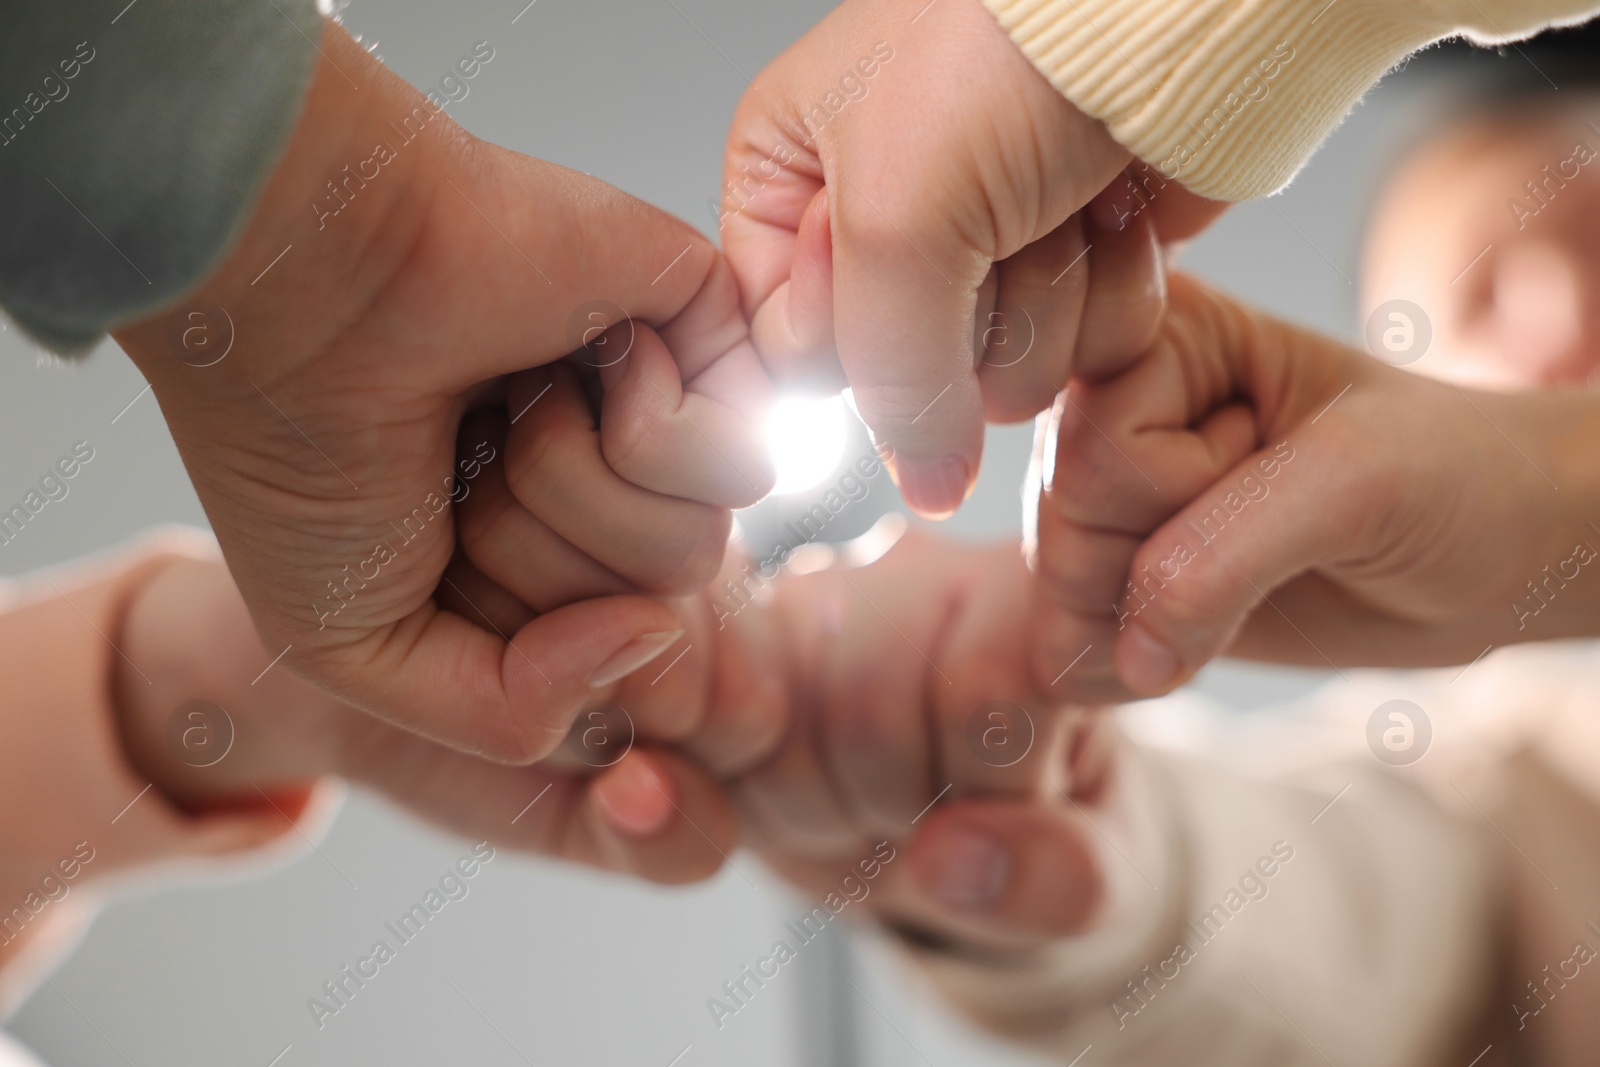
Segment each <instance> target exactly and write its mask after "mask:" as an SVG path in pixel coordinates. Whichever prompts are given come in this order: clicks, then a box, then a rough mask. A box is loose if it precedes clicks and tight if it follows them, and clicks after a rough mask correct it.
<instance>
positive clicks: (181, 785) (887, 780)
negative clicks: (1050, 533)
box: [115, 534, 1117, 950]
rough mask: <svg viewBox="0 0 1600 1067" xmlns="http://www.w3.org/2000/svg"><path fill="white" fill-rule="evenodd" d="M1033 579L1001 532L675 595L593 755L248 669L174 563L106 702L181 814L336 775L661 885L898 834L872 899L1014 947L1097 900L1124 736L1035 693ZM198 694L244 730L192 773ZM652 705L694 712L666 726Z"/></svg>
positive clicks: (895, 917) (220, 583)
mask: <svg viewBox="0 0 1600 1067" xmlns="http://www.w3.org/2000/svg"><path fill="white" fill-rule="evenodd" d="M934 576H939V577H936V578H934V580H930V578H933V577H934ZM1027 582H1028V576H1027V573H1026V571H1025V570H1024V568H1023V566H1022V564H1021V561H1020V560H1019V559H1018V557H1017V555H1016V553H1015V551H1014V549H1012V548H1009V547H1006V546H1000V547H997V548H992V549H962V548H956V547H954V546H952V545H949V544H948V543H945V542H941V541H938V540H936V539H933V538H930V537H927V536H926V535H921V534H913V535H911V536H908V537H907V538H906V539H905V540H904V541H903V542H902V543H901V544H900V545H898V546H896V547H895V548H894V549H892V550H891V551H890V552H889V553H888V555H886V556H885V557H884V558H883V559H882V560H880V561H879V562H878V563H875V564H873V565H871V566H868V567H865V568H862V569H859V570H855V571H845V570H832V571H827V572H822V573H819V574H815V575H810V576H807V577H805V578H800V579H784V580H781V581H780V582H779V583H777V587H776V588H777V592H776V596H775V598H774V600H773V601H772V602H771V603H770V604H765V605H758V606H754V607H752V608H751V609H749V610H747V611H744V612H741V613H740V614H739V615H738V616H737V617H736V618H733V619H731V620H728V624H727V625H726V626H725V627H723V628H722V629H721V630H718V629H717V628H716V621H715V613H714V612H713V611H711V610H709V609H707V608H706V606H705V605H704V604H702V605H700V609H699V610H689V609H686V608H685V615H686V617H688V618H690V619H691V620H693V621H692V622H691V628H692V630H693V638H694V640H695V642H696V644H697V647H698V648H702V649H704V650H705V651H704V652H702V653H701V654H699V655H696V656H693V657H689V658H686V659H685V661H684V663H683V664H682V665H681V667H682V674H681V676H680V675H678V674H677V672H676V671H674V672H673V673H672V674H669V675H668V676H667V678H668V679H671V682H670V684H669V683H668V682H667V681H666V680H663V685H661V686H651V685H649V684H647V681H638V682H635V683H633V684H632V685H630V684H628V683H624V685H623V686H622V687H621V689H620V691H619V694H618V700H619V702H620V703H623V704H624V705H625V706H626V707H628V708H629V710H630V712H632V713H633V715H634V717H635V720H636V722H637V723H638V724H639V736H638V740H637V742H636V743H635V745H634V747H633V748H632V749H631V750H630V751H629V752H628V753H627V754H626V756H625V757H624V758H622V759H621V760H619V761H618V762H616V763H615V764H614V765H612V766H609V767H606V768H604V769H601V770H598V771H597V770H594V769H592V768H588V767H584V766H582V765H581V764H580V763H578V762H577V761H576V760H574V759H572V758H571V753H572V751H573V750H572V749H571V748H570V746H569V747H568V748H566V749H564V750H563V753H562V754H559V755H558V756H556V757H553V758H552V759H551V760H548V761H546V762H545V763H543V764H541V765H540V766H537V767H526V768H517V767H505V766H495V765H492V764H487V763H485V762H483V761H481V760H479V759H477V758H475V757H471V756H467V755H463V754H461V753H457V752H454V751H452V750H450V749H449V748H447V747H445V746H443V745H440V744H436V743H433V742H429V741H426V740H423V739H421V738H417V737H415V736H413V735H411V734H409V733H408V732H406V731H404V730H401V729H398V728H396V727H393V726H390V725H388V724H386V723H383V722H380V721H378V720H376V719H374V718H372V717H371V716H368V715H365V714H362V713H361V712H359V711H357V710H356V709H353V708H351V707H349V706H348V705H344V704H341V703H340V702H338V701H337V700H335V699H333V698H331V697H329V696H327V695H325V694H322V693H320V692H318V691H317V690H315V689H313V688H311V687H310V686H308V685H306V684H305V683H304V682H302V681H300V680H299V679H297V678H295V677H294V676H293V675H291V674H289V673H287V672H272V673H269V674H268V675H267V676H266V677H265V678H263V679H262V680H261V681H260V683H259V684H258V685H256V686H251V685H249V684H248V682H247V680H248V679H249V678H251V677H252V670H253V669H255V668H257V667H258V665H259V663H260V662H261V659H262V657H263V654H264V652H265V649H264V648H263V646H262V645H261V644H260V641H259V639H258V638H257V636H256V635H255V633H254V630H253V628H252V626H251V624H250V619H249V616H248V614H247V613H246V611H245V609H244V605H243V603H242V601H241V600H240V599H239V596H238V594H237V592H236V591H235V590H234V588H233V586H232V584H231V582H230V581H229V579H228V576H227V573H226V571H225V570H224V569H223V567H222V566H221V565H220V564H216V563H204V562H195V561H182V562H175V563H172V564H169V565H168V566H166V567H165V568H164V569H162V570H161V571H160V572H159V573H157V574H156V575H155V576H154V577H153V578H152V579H150V580H149V581H148V582H147V583H146V584H145V585H144V586H143V587H142V588H141V589H140V590H139V592H138V593H137V594H136V596H135V597H134V598H133V600H132V602H131V603H130V605H129V608H128V611H127V614H126V616H125V618H124V620H123V622H122V625H121V628H120V630H119V632H118V633H117V635H116V639H117V640H118V641H119V643H120V644H122V646H123V647H124V648H125V649H126V651H127V652H128V655H129V656H130V657H132V658H133V659H135V660H137V661H138V662H139V663H140V664H141V665H142V667H143V670H144V672H145V674H146V675H148V676H149V677H150V678H151V679H153V680H154V684H153V685H152V684H150V683H147V682H146V681H145V678H144V677H142V676H140V675H139V674H137V672H135V671H133V670H132V669H130V668H128V667H126V666H122V667H121V668H120V673H119V675H118V677H117V679H116V686H115V692H116V704H117V709H118V714H119V716H120V721H121V726H122V733H123V737H124V740H125V744H126V746H127V750H128V754H129V758H130V760H131V762H132V763H133V764H134V765H135V766H136V767H137V768H138V769H139V770H140V771H141V772H142V773H144V774H145V775H147V776H148V777H149V778H150V780H152V781H153V782H154V783H155V784H156V786H157V787H158V788H160V789H162V790H163V791H164V792H166V794H167V795H168V796H169V797H171V798H173V799H174V800H175V801H177V802H178V803H179V804H180V805H189V806H198V807H205V806H208V805H213V804H218V803H224V804H225V803H227V802H228V801H229V800H233V799H238V798H240V797H243V798H246V799H254V798H255V796H256V794H255V793H254V789H255V788H256V787H258V786H259V787H260V788H262V789H263V790H264V791H266V792H268V793H271V792H272V791H273V789H274V787H283V786H289V785H294V784H299V783H303V782H305V781H307V780H309V779H311V778H314V777H317V776H320V775H327V774H339V775H343V776H346V777H348V778H350V779H351V780H353V781H356V782H359V783H362V784H365V785H367V786H369V787H372V788H375V789H378V790H380V791H382V792H385V793H387V794H389V795H390V796H391V797H393V798H394V799H395V800H396V801H397V802H399V803H400V804H402V805H403V806H405V807H407V808H409V809H411V810H412V811H414V812H416V813H417V814H418V815H420V816H421V817H423V818H426V819H429V820H431V821H433V822H436V823H439V824H441V825H443V826H445V827H447V828H449V829H452V830H454V831H457V832H460V833H463V834H468V835H477V836H484V835H487V836H489V837H491V839H493V840H494V841H495V842H496V844H500V843H501V842H504V843H505V844H507V845H510V846H512V847H517V848H521V849H524V850H526V851H531V852H536V853H540V854H544V855H550V856H553V857H557V858H563V859H568V860H573V861H577V862H582V863H587V864H591V865H594V866H598V867H601V868H603V869H608V870H613V871H618V872H622V873H628V874H632V875H637V876H641V877H645V878H649V879H652V880H656V881H661V882H668V883H675V882H683V881H692V880H696V879H699V878H702V877H705V876H707V875H709V874H710V873H712V872H713V871H714V870H716V869H717V868H718V867H719V866H720V865H721V864H722V862H723V861H724V857H725V855H726V854H728V853H731V852H732V851H733V849H734V847H735V845H736V844H738V843H743V844H746V845H749V846H750V847H752V848H754V849H755V850H756V851H757V852H758V853H759V854H760V855H761V856H762V857H763V859H764V860H766V861H767V862H768V863H769V864H770V865H771V866H773V867H774V869H776V870H778V871H779V872H780V873H782V874H783V875H784V876H785V877H787V878H789V879H791V880H792V881H794V882H795V883H796V884H797V886H799V887H800V888H801V889H803V890H806V891H813V890H814V891H816V892H818V893H819V894H820V893H822V892H824V891H825V889H826V887H827V883H828V882H829V881H830V880H836V879H837V877H838V874H839V870H840V869H841V867H840V865H841V864H843V865H844V867H845V868H849V867H851V866H853V865H854V864H855V863H856V862H857V861H858V860H861V859H863V858H866V857H868V856H870V855H872V853H873V848H874V846H875V844H876V843H878V842H881V841H888V842H891V843H892V845H893V847H894V848H895V849H896V857H897V859H896V861H895V862H892V863H889V864H887V865H886V866H885V868H884V872H883V874H882V875H881V877H879V878H878V879H877V880H876V881H875V883H874V887H873V893H872V896H871V898H870V900H869V901H868V906H867V908H866V909H865V910H864V911H863V914H870V915H873V916H876V917H878V918H880V919H882V920H884V921H888V922H891V923H893V924H895V925H897V926H899V927H902V928H905V929H908V930H914V931H915V932H916V933H917V934H918V935H919V936H920V937H923V938H933V939H935V940H939V941H949V942H961V943H971V944H973V945H975V946H982V947H986V948H989V949H991V950H1004V949H1023V948H1026V947H1028V946H1030V945H1034V944H1037V943H1041V942H1042V941H1043V940H1046V939H1049V938H1053V937H1058V936H1064V935H1066V934H1069V933H1071V932H1073V931H1074V930H1076V929H1078V928H1080V927H1081V926H1082V925H1083V924H1084V923H1086V922H1088V921H1090V920H1091V918H1092V916H1093V914H1094V912H1095V907H1096V905H1097V902H1098V899H1099V893H1100V884H1101V883H1100V875H1099V871H1098V867H1097V860H1096V859H1095V854H1094V851H1093V849H1092V848H1091V847H1090V836H1091V834H1092V831H1091V830H1090V829H1089V828H1088V826H1087V824H1086V822H1085V819H1084V817H1085V813H1087V814H1089V815H1090V817H1092V814H1093V811H1094V810H1095V805H1096V804H1097V802H1098V798H1099V797H1100V796H1101V795H1102V794H1103V792H1104V789H1105V786H1106V783H1107V781H1108V777H1109V775H1110V774H1112V773H1113V768H1114V762H1113V759H1112V753H1113V751H1114V746H1115V744H1116V743H1117V742H1116V740H1115V736H1114V734H1113V733H1112V732H1111V731H1110V729H1109V724H1108V720H1106V719H1105V717H1104V716H1102V715H1099V714H1096V713H1093V712H1089V711H1084V710H1080V709H1070V708H1061V707H1059V706H1058V705H1056V704H1054V703H1053V702H1052V701H1051V700H1050V699H1049V698H1047V697H1045V696H1043V695H1042V694H1040V693H1038V692H1036V691H1035V690H1034V688H1033V687H1032V686H1031V685H1030V684H1029V682H1028V680H1027V674H1026V643H1025V640H1024V634H1023V632H1022V629H1021V615H1020V613H1018V612H1016V611H1015V610H1014V605H1015V604H1016V603H1017V601H1018V600H1019V599H1021V598H1022V597H1023V595H1024V591H1025V587H1026V584H1027ZM875 605H876V606H875ZM679 606H680V608H684V605H681V604H680V605H679ZM869 666H870V667H872V668H873V669H872V670H868V667H869ZM874 678H890V679H893V681H894V684H893V685H892V686H891V685H889V684H887V683H880V682H873V681H872V679H874ZM771 679H777V680H778V681H779V683H780V687H779V688H778V689H773V688H772V686H771V685H769V684H768V683H769V681H770V680H771ZM867 683H870V684H867ZM864 686H865V687H864ZM997 697H1007V698H1010V699H1011V700H1013V701H1014V702H1015V704H1016V706H1018V707H1020V708H1026V709H1027V710H1028V713H1029V715H1030V716H1031V722H1032V724H1033V735H1034V736H1033V741H1032V744H1031V746H1029V747H1028V748H1027V751H1026V753H1025V755H1023V757H1022V758H1020V759H1019V760H1017V762H1016V763H1015V764H1014V765H1011V766H1006V767H999V766H995V765H993V764H994V763H995V762H997V761H993V760H991V761H985V760H984V759H981V758H979V755H978V752H977V751H976V750H974V749H972V748H971V747H970V746H969V744H968V741H967V740H966V737H967V727H968V720H969V719H970V718H971V716H972V714H973V713H974V712H975V711H976V710H977V709H978V708H980V707H982V706H984V705H985V704H987V702H988V701H990V700H993V699H996V698H997ZM197 699H198V700H209V701H212V702H214V703H217V704H219V705H222V706H223V707H225V708H226V709H227V710H228V713H229V715H230V717H231V719H232V721H233V723H234V726H235V730H236V739H235V741H234V745H233V748H232V750H230V752H229V753H228V755H227V756H226V757H225V758H223V759H222V760H221V761H220V762H218V763H216V764H215V765H213V766H210V767H205V768H196V767H192V766H189V765H188V764H187V763H185V762H183V761H182V760H180V759H178V758H177V756H176V754H175V753H174V752H173V750H172V748H171V747H170V741H169V738H168V733H167V731H168V726H169V720H170V717H171V715H172V713H173V709H174V708H176V707H178V706H180V705H181V704H183V703H184V702H186V701H189V700H197ZM655 704H659V705H663V706H669V705H685V704H691V705H693V706H692V708H691V709H690V710H689V711H688V712H687V713H682V712H679V713H675V714H674V715H673V716H671V717H666V718H663V717H661V716H659V715H658V714H656V713H655V712H654V711H653V710H652V705H655ZM652 722H667V723H669V728H668V729H667V730H666V731H659V730H656V729H655V728H654V727H653V726H651V725H650V724H651V723H652ZM685 723H689V724H691V726H690V732H689V733H687V734H685V733H682V727H683V724H685ZM666 734H670V735H672V736H664V735H666ZM890 761H896V762H894V763H891V762H890ZM889 767H897V768H898V770H899V771H901V772H903V773H896V774H893V775H885V774H884V773H883V771H884V770H885V769H886V768H889ZM547 785H550V786H552V789H551V792H550V793H549V794H547V795H545V796H544V797H543V799H541V800H540V802H539V803H538V804H537V805H535V806H534V807H533V808H532V809H530V810H529V811H528V812H527V813H526V814H525V815H524V817H522V818H521V819H519V820H518V822H517V823H516V824H515V825H512V824H510V822H509V813H515V812H516V811H518V810H519V809H521V808H522V807H523V805H525V804H526V803H527V801H528V800H529V799H530V798H532V797H534V796H538V795H540V793H541V791H542V790H543V789H544V788H545V787H546V786H547ZM947 786H948V787H949V788H948V789H946V787H947ZM940 794H943V795H942V797H941V796H940ZM936 798H939V803H938V804H937V805H936V806H935V807H934V808H932V809H931V810H927V811H925V812H924V809H927V808H928V807H929V805H930V803H932V802H933V801H934V800H935V799H936ZM1069 798H1070V799H1069ZM1074 804H1077V805H1079V807H1078V809H1077V810H1075V809H1074V806H1073V805H1074ZM919 813H921V814H920V817H919ZM913 820H915V821H913Z"/></svg>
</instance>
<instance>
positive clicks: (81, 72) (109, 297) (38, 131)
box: [0, 0, 355, 354]
mask: <svg viewBox="0 0 1600 1067" xmlns="http://www.w3.org/2000/svg"><path fill="white" fill-rule="evenodd" d="M320 32H321V23H320V16H319V14H318V11H317V4H316V0H269V2H256V0H209V2H207V3H189V2H184V0H133V2H132V3H129V2H128V0H75V2H73V3H61V2H59V0H7V2H6V4H5V6H4V9H3V13H0V219H3V222H0V232H3V233H4V234H5V238H4V240H0V307H4V309H5V310H6V311H7V312H8V313H9V314H10V315H11V317H12V318H13V319H14V320H15V321H16V322H17V324H18V325H19V326H21V327H22V329H23V330H24V331H26V332H27V333H28V334H29V335H30V336H32V337H33V338H34V339H35V340H37V341H38V342H40V343H41V344H43V345H45V346H46V347H48V348H51V349H53V350H55V351H58V352H61V353H64V354H70V353H75V352H80V351H84V350H87V349H88V348H89V347H91V346H92V345H94V343H95V342H96V341H97V340H99V338H100V336H101V335H102V334H104V333H105V331H106V330H107V329H108V328H110V327H111V326H112V325H115V324H117V323H119V322H121V321H124V320H126V319H129V318H134V317H137V316H139V315H141V314H144V313H147V312H150V311H153V310H155V309H156V308H159V307H161V306H162V305H164V304H167V303H169V302H171V301H172V300H174V299H176V298H177V297H179V296H181V295H182V294H183V293H184V292H185V291H187V290H188V289H190V288H192V287H193V286H194V285H195V284H196V283H198V282H199V281H200V280H201V279H202V278H203V277H205V275H206V274H207V273H208V272H209V270H210V268H211V267H212V266H213V265H214V264H215V263H217V262H218V261H219V260H220V259H221V258H222V256H223V254H224V253H225V252H226V251H227V249H228V247H229V246H230V244H231V243H232V241H233V238H234V236H235V235H236V234H237V232H238V231H239V230H240V228H241V227H242V226H243V224H244V222H245V220H246V218H247V216H248V214H249V212H250V209H251V207H252V205H253V204H254V202H255V199H256V195H257V193H258V192H259V191H260V189H261V187H262V185H263V183H264V182H265V181H266V178H267V175H268V174H269V172H270V171H271V169H272V167H273V165H274V164H275V163H276V161H277V158H278V156H279V155H280V153H281V152H282V150H283V148H284V146H285V145H286V144H287V142H288V139H289V135H290V132H291V131H292V130H293V128H294V125H295V121H296V118H297V116H298V114H299V111H300V107H301V103H302V100H303V98H304V96H305V92H306V89H307V87H308V86H309V84H310V81H311V73H312V69H313V61H314V60H315V59H316V47H317V46H316V41H317V37H318V34H319V33H320ZM354 91H355V90H354V89H353V88H352V92H354Z"/></svg>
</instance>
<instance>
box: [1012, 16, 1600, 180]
mask: <svg viewBox="0 0 1600 1067" xmlns="http://www.w3.org/2000/svg"><path fill="white" fill-rule="evenodd" d="M985 3H987V4H988V6H989V8H990V10H991V11H992V12H993V13H994V15H995V17H996V18H998V19H999V20H1000V24H1001V25H1002V26H1004V27H1005V29H1006V31H1007V32H1008V33H1010V34H1011V37H1012V39H1013V40H1015V41H1016V42H1017V44H1018V46H1020V47H1021V48H1022V50H1023V52H1024V53H1026V54H1027V56H1028V58H1029V59H1031V60H1032V61H1033V63H1034V65H1035V66H1037V67H1038V68H1039V69H1040V70H1041V71H1042V72H1043V73H1044V74H1045V76H1046V77H1048V78H1049V79H1050V80H1051V82H1053V83H1054V84H1055V86H1056V88H1058V89H1060V90H1061V92H1062V93H1064V94H1065V95H1066V96H1067V98H1068V99H1070V100H1071V101H1072V102H1073V103H1074V104H1076V105H1077V106H1078V107H1080V108H1082V109H1083V110H1084V111H1086V112H1087V113H1089V114H1091V115H1094V116H1095V117H1097V118H1099V119H1101V120H1102V121H1104V122H1105V123H1106V125H1107V126H1108V127H1109V129H1110V131H1111V134H1112V136H1114V137H1116V138H1117V140H1119V141H1120V142H1122V144H1123V145H1125V146H1126V147H1127V148H1128V149H1129V150H1131V151H1132V152H1133V153H1134V154H1135V155H1137V156H1138V157H1139V158H1141V159H1143V160H1144V161H1145V162H1146V163H1149V164H1150V165H1152V166H1154V167H1156V168H1157V169H1158V170H1160V171H1161V173H1162V174H1163V175H1164V176H1165V177H1167V178H1176V179H1177V180H1179V181H1181V182H1182V183H1183V184H1184V185H1185V186H1186V187H1188V188H1189V189H1190V190H1192V191H1194V192H1196V193H1199V194H1201V195H1202V196H1208V197H1212V198H1215V199H1219V200H1247V199H1250V198H1252V197H1258V196H1264V195H1266V194H1268V193H1271V192H1273V191H1275V190H1277V189H1279V188H1282V187H1283V186H1284V185H1285V184H1287V183H1288V181H1289V180H1290V179H1291V178H1292V177H1294V174H1295V171H1296V170H1298V169H1299V168H1300V166H1301V164H1303V163H1304V162H1305V160H1306V159H1307V157H1309V156H1310V155H1311V153H1312V152H1313V151H1314V150H1315V149H1316V146H1317V145H1318V144H1319V143H1320V142H1321V141H1322V139H1323V138H1324V137H1326V136H1327V135H1328V133H1329V131H1331V130H1332V129H1333V127H1334V126H1335V125H1337V124H1338V122H1339V121H1340V119H1342V118H1343V117H1344V115H1345V113H1346V112H1347V111H1348V110H1349V109H1350V107H1351V106H1352V105H1353V104H1354V103H1355V102H1356V100H1357V99H1359V98H1360V96H1361V94H1362V93H1364V92H1366V91H1367V89H1368V88H1369V87H1370V86H1371V85H1372V84H1373V83H1374V82H1376V81H1377V80H1378V79H1379V78H1380V77H1382V76H1383V74H1384V72H1385V71H1387V70H1388V69H1389V68H1391V67H1392V66H1394V65H1395V64H1396V63H1398V62H1399V61H1400V60H1401V59H1403V58H1404V57H1405V56H1407V55H1408V54H1410V53H1411V52H1413V51H1415V50H1416V49H1418V48H1421V47H1423V46H1424V45H1426V44H1429V43H1432V42H1434V41H1438V40H1440V39H1442V38H1445V37H1451V36H1455V35H1458V34H1460V35H1465V36H1466V37H1468V38H1470V39H1471V40H1473V41H1475V42H1479V43H1483V44H1491V43H1499V42H1505V41H1510V40H1515V39H1518V38H1521V37H1526V36H1529V35H1531V34H1533V33H1536V32H1538V31H1539V30H1541V29H1545V28H1547V27H1550V26H1554V25H1565V24H1571V23H1575V22H1581V21H1583V20H1584V19H1585V18H1586V17H1588V16H1589V15H1591V14H1593V13H1595V12H1596V11H1600V3H1596V0H1332V2H1331V3H1330V2H1328V0H985Z"/></svg>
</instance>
